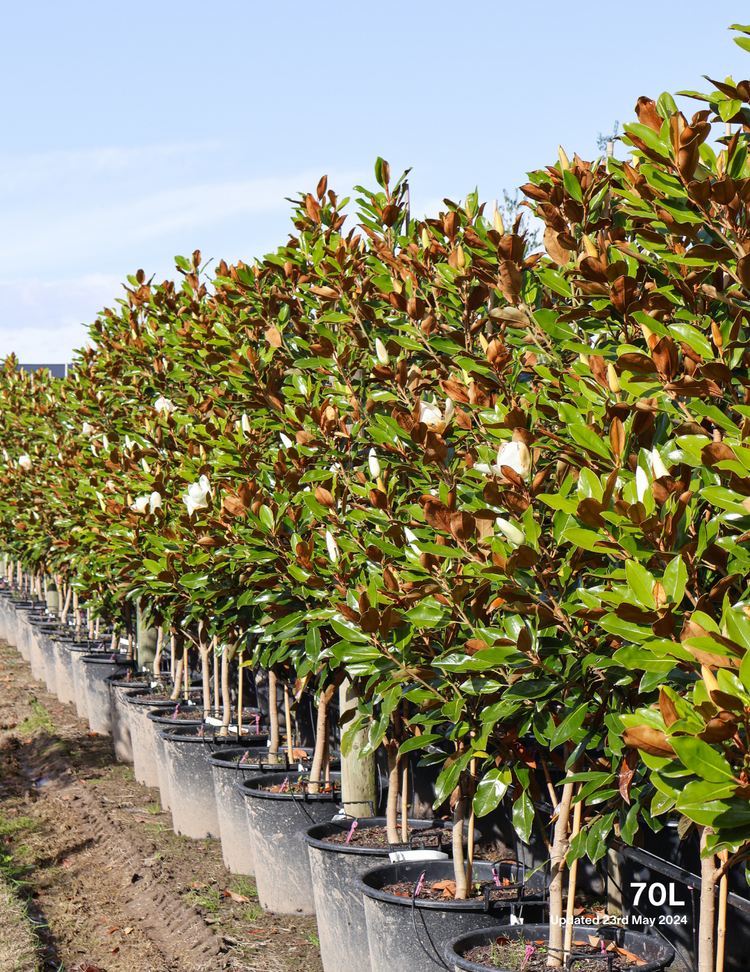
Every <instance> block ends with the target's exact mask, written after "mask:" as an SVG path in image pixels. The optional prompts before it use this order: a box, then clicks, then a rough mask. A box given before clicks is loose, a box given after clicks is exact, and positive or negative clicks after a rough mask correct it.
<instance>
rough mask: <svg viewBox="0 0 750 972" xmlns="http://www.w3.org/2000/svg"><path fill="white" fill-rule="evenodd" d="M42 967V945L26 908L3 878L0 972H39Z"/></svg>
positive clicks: (0, 884) (0, 889) (0, 900)
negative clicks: (38, 940) (40, 951)
mask: <svg viewBox="0 0 750 972" xmlns="http://www.w3.org/2000/svg"><path fill="white" fill-rule="evenodd" d="M0 868H2V865H0ZM39 967H40V955H39V944H38V942H37V939H36V936H35V935H34V932H33V930H32V926H31V922H30V921H29V918H28V915H27V912H26V908H25V907H24V905H23V903H22V902H21V901H19V900H18V898H17V897H16V895H15V894H14V893H13V891H12V890H11V888H10V887H8V885H7V883H5V882H4V881H3V880H2V879H0V972H37V970H38V969H39Z"/></svg>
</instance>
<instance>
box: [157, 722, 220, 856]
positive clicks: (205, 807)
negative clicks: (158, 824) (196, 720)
mask: <svg viewBox="0 0 750 972" xmlns="http://www.w3.org/2000/svg"><path fill="white" fill-rule="evenodd" d="M156 735H157V736H158V737H159V738H160V739H161V741H162V743H163V745H164V755H165V757H166V758H165V762H166V766H167V773H168V776H169V809H170V810H171V811H172V829H173V830H174V832H175V833H176V834H183V835H184V836H185V837H192V838H193V839H195V840H199V839H202V838H204V837H220V831H219V817H218V814H217V812H216V795H215V793H214V777H213V772H212V770H211V766H210V764H209V762H208V760H207V758H206V757H207V756H209V755H210V754H211V753H213V752H215V751H216V750H218V749H222V748H224V747H229V746H236V745H237V737H236V736H214V734H213V733H212V732H207V731H206V730H205V728H204V727H203V726H202V725H198V726H185V727H182V726H179V727H174V726H167V727H166V728H164V729H158V730H157V732H156Z"/></svg>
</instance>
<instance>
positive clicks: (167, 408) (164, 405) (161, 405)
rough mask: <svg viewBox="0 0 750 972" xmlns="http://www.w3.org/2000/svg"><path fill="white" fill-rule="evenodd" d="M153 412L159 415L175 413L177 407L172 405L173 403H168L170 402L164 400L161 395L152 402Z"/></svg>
mask: <svg viewBox="0 0 750 972" xmlns="http://www.w3.org/2000/svg"><path fill="white" fill-rule="evenodd" d="M154 411H156V412H160V413H161V412H176V411H177V406H176V405H175V404H174V402H170V400H169V399H168V398H165V397H164V396H163V395H161V396H160V397H159V398H157V399H156V401H155V402H154Z"/></svg>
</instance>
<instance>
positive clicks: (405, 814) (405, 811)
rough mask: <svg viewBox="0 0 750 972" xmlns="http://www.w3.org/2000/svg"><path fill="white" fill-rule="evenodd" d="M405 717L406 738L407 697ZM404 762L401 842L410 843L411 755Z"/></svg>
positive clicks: (402, 729)
mask: <svg viewBox="0 0 750 972" xmlns="http://www.w3.org/2000/svg"><path fill="white" fill-rule="evenodd" d="M403 718H404V722H403V725H402V727H401V737H402V739H405V738H406V725H407V723H408V721H409V703H408V701H407V700H406V699H404V702H403ZM402 759H403V761H404V762H403V764H402V769H401V843H402V844H408V842H409V824H408V819H409V757H408V756H403V757H402Z"/></svg>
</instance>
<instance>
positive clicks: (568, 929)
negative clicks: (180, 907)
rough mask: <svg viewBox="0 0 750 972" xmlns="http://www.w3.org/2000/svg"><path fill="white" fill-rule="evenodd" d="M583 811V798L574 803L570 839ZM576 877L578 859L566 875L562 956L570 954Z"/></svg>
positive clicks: (575, 832) (577, 826)
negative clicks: (565, 911)
mask: <svg viewBox="0 0 750 972" xmlns="http://www.w3.org/2000/svg"><path fill="white" fill-rule="evenodd" d="M582 786H583V783H580V784H579V786H578V793H579V795H580V793H581V787H582ZM582 812H583V800H579V801H578V803H576V805H575V809H574V810H573V830H572V831H571V834H570V839H571V840H572V839H573V838H574V837H576V836H577V835H578V833H579V831H580V829H581V813H582ZM577 878H578V860H577V859H576V860H575V861H573V863H572V864H571V865H570V874H569V875H568V907H567V913H566V916H565V944H564V946H563V949H564V956H565V958H567V956H568V955H569V954H570V948H571V945H572V944H573V911H574V909H575V903H576V880H577Z"/></svg>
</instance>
